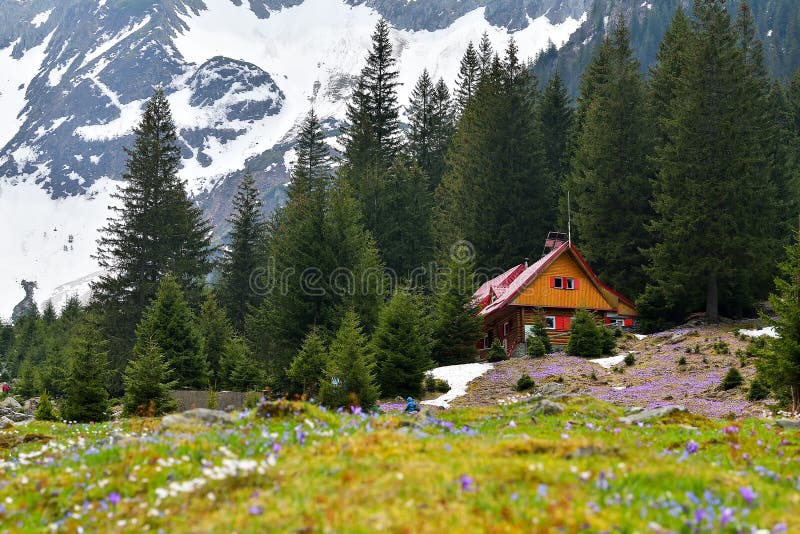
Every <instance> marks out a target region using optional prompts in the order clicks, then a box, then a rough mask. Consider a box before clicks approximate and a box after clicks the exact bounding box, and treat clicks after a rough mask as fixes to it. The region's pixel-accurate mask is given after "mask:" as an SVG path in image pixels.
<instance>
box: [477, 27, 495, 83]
mask: <svg viewBox="0 0 800 534" xmlns="http://www.w3.org/2000/svg"><path fill="white" fill-rule="evenodd" d="M495 57H496V55H495V53H494V49H493V48H492V42H491V41H490V40H489V33H488V32H483V35H481V42H480V43H478V67H479V69H480V75H481V76H483V75H484V74H486V73H488V72H489V71H490V70H491V69H492V63H493V62H494V59H495Z"/></svg>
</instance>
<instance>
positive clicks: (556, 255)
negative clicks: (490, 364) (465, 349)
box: [475, 233, 639, 356]
mask: <svg viewBox="0 0 800 534" xmlns="http://www.w3.org/2000/svg"><path fill="white" fill-rule="evenodd" d="M562 236H563V237H562ZM475 300H476V302H478V304H479V308H480V312H479V315H480V316H481V317H482V318H483V324H484V332H485V334H486V335H485V337H484V339H483V341H482V342H481V343H480V344H479V348H481V349H488V348H489V347H490V346H491V345H492V342H493V341H494V340H495V339H499V340H500V341H501V342H502V343H503V346H504V347H505V349H506V351H507V352H508V353H509V355H511V356H523V355H524V354H525V353H526V348H527V347H526V342H525V340H526V338H527V336H528V335H529V334H530V332H531V329H532V327H533V325H534V324H536V323H537V322H541V323H543V324H544V326H545V329H546V330H547V332H548V335H549V336H550V340H551V341H552V343H553V345H566V344H567V342H568V341H569V329H570V322H571V321H572V317H573V316H574V315H575V311H576V310H578V309H580V308H584V309H587V310H590V311H592V312H593V313H594V314H595V315H596V316H597V317H598V320H602V322H603V323H604V324H605V325H607V326H609V327H614V328H621V329H623V330H626V331H630V330H632V329H635V328H636V326H637V318H638V315H639V314H638V312H637V311H636V307H635V306H634V304H633V302H631V301H630V300H628V299H627V298H625V297H623V296H622V295H620V294H619V293H617V292H616V291H614V290H613V289H611V288H610V287H608V286H606V285H605V284H603V283H602V282H601V281H600V280H599V279H598V278H597V275H595V274H594V272H593V271H592V269H591V268H590V267H589V265H588V264H587V263H586V260H584V259H583V256H581V254H580V252H579V251H578V249H577V248H576V247H575V245H574V244H572V243H570V242H569V241H568V240H566V236H564V234H552V233H551V235H550V236H548V241H547V242H546V244H545V254H544V256H543V257H542V258H541V259H540V260H539V261H537V262H536V263H533V264H530V265H529V264H528V262H525V263H522V264H520V265H516V266H514V267H512V268H511V269H509V270H507V271H506V272H504V273H503V274H501V275H500V276H497V277H495V278H493V279H491V280H489V281H488V282H486V283H485V284H483V285H482V286H481V287H480V288H479V289H478V291H476V292H475Z"/></svg>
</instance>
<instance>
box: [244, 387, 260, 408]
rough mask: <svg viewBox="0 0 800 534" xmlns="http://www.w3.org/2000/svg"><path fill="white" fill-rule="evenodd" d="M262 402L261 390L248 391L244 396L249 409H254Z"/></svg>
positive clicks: (246, 406)
mask: <svg viewBox="0 0 800 534" xmlns="http://www.w3.org/2000/svg"><path fill="white" fill-rule="evenodd" d="M259 402H261V392H260V391H248V392H247V394H245V396H244V407H245V408H247V409H248V410H252V409H253V408H255V407H256V406H258V403H259Z"/></svg>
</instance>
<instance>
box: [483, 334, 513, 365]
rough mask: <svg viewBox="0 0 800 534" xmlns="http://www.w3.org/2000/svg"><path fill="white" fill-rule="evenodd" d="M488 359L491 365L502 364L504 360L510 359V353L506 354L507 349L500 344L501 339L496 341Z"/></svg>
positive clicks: (488, 354)
mask: <svg viewBox="0 0 800 534" xmlns="http://www.w3.org/2000/svg"><path fill="white" fill-rule="evenodd" d="M486 359H487V361H489V362H490V363H495V362H502V361H503V360H507V359H508V353H507V352H506V349H504V348H503V345H502V343H500V340H499V339H495V340H494V342H493V343H492V347H491V348H490V349H489V352H488V353H487V354H486Z"/></svg>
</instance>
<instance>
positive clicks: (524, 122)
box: [436, 41, 556, 269]
mask: <svg viewBox="0 0 800 534" xmlns="http://www.w3.org/2000/svg"><path fill="white" fill-rule="evenodd" d="M536 96H537V93H536V90H535V85H534V80H533V79H532V78H531V76H530V73H529V71H528V69H527V68H526V67H525V65H523V64H522V63H521V62H520V60H519V57H518V55H517V48H516V45H515V44H514V42H513V41H511V42H510V44H509V46H508V49H507V51H506V55H505V59H504V60H503V61H502V62H501V61H500V60H499V59H497V60H496V61H494V64H493V66H492V69H491V71H488V72H484V73H483V75H482V77H481V81H480V83H479V85H478V90H477V92H476V94H475V97H474V105H470V106H467V108H466V109H465V110H464V113H463V114H462V116H461V118H460V120H459V123H458V126H457V128H456V134H455V136H454V138H453V145H452V149H451V150H450V152H449V153H448V172H447V173H446V174H445V176H444V178H443V180H442V183H441V185H440V186H439V188H438V190H437V191H436V204H437V212H436V228H437V233H438V236H437V245H438V246H439V248H440V250H447V249H449V247H450V246H451V245H452V244H453V243H455V242H456V241H457V240H458V239H460V238H464V239H466V240H468V241H470V242H471V243H472V244H473V245H474V247H475V252H476V258H477V262H478V267H482V268H490V269H496V268H499V267H502V266H507V265H511V264H515V263H519V262H520V261H521V259H522V258H525V257H531V256H534V255H535V254H537V253H538V252H540V251H541V246H542V236H545V235H546V234H547V232H548V231H549V230H551V229H552V225H553V224H554V222H555V215H556V209H555V208H556V207H555V205H553V203H552V202H551V201H549V199H548V198H547V197H548V195H550V194H551V191H553V189H554V184H553V177H552V174H551V173H550V172H549V169H548V165H547V162H546V158H545V154H544V149H543V141H542V138H541V128H540V123H539V121H538V117H537V115H536V109H535V101H536ZM532 205H534V206H535V208H534V209H531V206H532ZM522 214H524V215H522ZM520 217H522V219H521V218H520ZM522 220H524V226H525V232H523V233H520V232H519V228H520V225H521V224H523V223H522V222H521V221H522ZM512 235H513V236H515V237H514V238H513V239H511V238H508V236H512Z"/></svg>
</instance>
